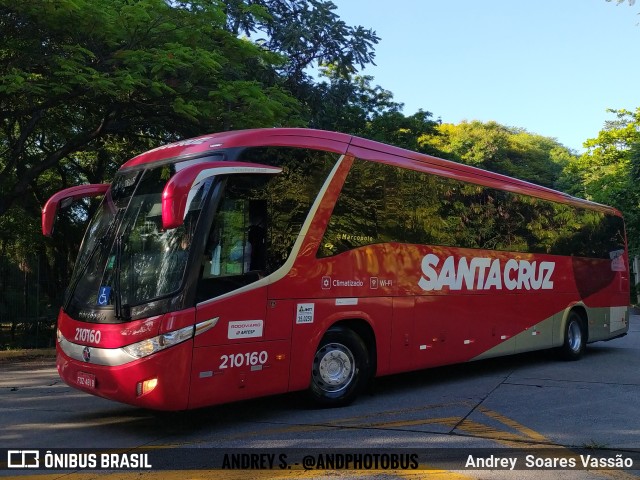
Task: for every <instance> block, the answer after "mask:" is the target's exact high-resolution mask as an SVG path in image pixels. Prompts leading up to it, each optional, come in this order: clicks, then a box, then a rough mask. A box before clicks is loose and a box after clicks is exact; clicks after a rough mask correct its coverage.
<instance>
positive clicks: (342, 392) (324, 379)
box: [309, 327, 371, 407]
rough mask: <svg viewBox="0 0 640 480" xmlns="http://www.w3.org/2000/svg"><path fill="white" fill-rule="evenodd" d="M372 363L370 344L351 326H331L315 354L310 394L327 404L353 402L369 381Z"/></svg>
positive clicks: (316, 401) (339, 404)
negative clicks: (368, 347) (367, 344)
mask: <svg viewBox="0 0 640 480" xmlns="http://www.w3.org/2000/svg"><path fill="white" fill-rule="evenodd" d="M370 371H371V362H370V360H369V352H368V350H367V346H366V345H365V343H364V342H363V341H362V339H361V338H360V336H358V335H357V334H356V333H355V332H353V331H352V330H350V329H347V328H342V327H337V328H331V329H329V330H328V331H327V333H326V334H325V336H324V337H323V338H322V341H321V342H320V345H319V346H318V349H317V350H316V353H315V355H314V357H313V365H312V366H311V387H310V388H309V393H310V394H311V398H312V399H313V400H314V402H315V403H317V404H319V405H322V406H325V407H342V406H345V405H348V404H350V403H351V402H353V400H354V399H355V398H356V397H357V396H358V394H359V393H360V392H361V391H362V389H363V388H364V386H365V385H366V383H367V381H368V380H369V376H370Z"/></svg>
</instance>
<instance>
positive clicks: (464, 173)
mask: <svg viewBox="0 0 640 480" xmlns="http://www.w3.org/2000/svg"><path fill="white" fill-rule="evenodd" d="M252 146H253V147H255V146H283V147H300V148H311V149H319V150H327V151H331V152H335V153H338V154H346V153H347V151H349V153H351V154H353V155H354V156H356V157H358V158H362V159H365V160H369V161H377V162H382V163H388V164H392V165H397V166H400V167H404V168H410V169H413V170H419V171H426V172H429V173H433V174H435V175H441V176H445V177H449V178H454V179H457V180H461V181H465V182H470V183H479V184H482V185H485V186H488V187H492V188H497V189H501V190H508V191H511V192H514V193H521V194H524V195H531V196H534V197H539V198H544V199H547V200H552V201H556V202H562V203H568V204H572V205H575V206H582V207H587V208H593V209H596V210H601V211H606V212H608V213H614V214H616V215H620V216H621V213H620V212H619V211H618V210H616V209H614V208H612V207H608V206H606V205H601V204H598V203H595V202H591V201H588V200H584V199H581V198H577V197H573V196H571V195H569V194H566V193H563V192H560V191H557V190H553V189H550V188H547V187H543V186H540V185H536V184H534V183H530V182H527V181H524V180H519V179H517V178H513V177H509V176H506V175H502V174H499V173H494V172H491V171H489V170H483V169H480V168H477V167H472V166H469V165H464V164H461V163H457V162H454V161H451V160H444V159H442V158H438V157H434V156H431V155H427V154H423V153H418V152H414V151H411V150H405V149H403V148H400V147H394V146H391V145H387V144H384V143H380V142H376V141H374V140H368V139H365V138H360V137H356V136H352V135H348V134H345V133H338V132H331V131H327V130H315V129H309V128H259V129H251V130H234V131H227V132H220V133H212V134H209V135H203V136H200V137H195V138H190V139H187V140H181V141H178V142H174V143H170V144H167V145H163V146H160V147H158V148H155V149H153V150H149V151H147V152H144V153H142V154H140V155H138V156H136V157H134V158H132V159H131V160H129V161H127V162H126V163H125V164H124V165H122V166H121V167H120V169H121V170H123V169H129V168H136V167H142V166H143V165H147V164H153V163H156V162H165V161H167V160H171V159H178V158H180V159H185V158H195V157H199V156H202V155H204V154H206V153H207V152H214V151H217V150H222V149H225V150H226V149H233V148H238V147H252Z"/></svg>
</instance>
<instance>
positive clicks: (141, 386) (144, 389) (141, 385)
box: [136, 378, 158, 396]
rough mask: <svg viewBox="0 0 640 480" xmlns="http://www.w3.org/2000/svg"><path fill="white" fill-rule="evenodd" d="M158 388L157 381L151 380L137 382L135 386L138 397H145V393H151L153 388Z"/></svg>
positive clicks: (155, 379)
mask: <svg viewBox="0 0 640 480" xmlns="http://www.w3.org/2000/svg"><path fill="white" fill-rule="evenodd" d="M157 386H158V379H157V378H152V379H150V380H145V381H144V382H138V384H137V385H136V394H137V395H138V396H141V395H146V394H147V393H149V392H151V391H153V389H154V388H156V387H157Z"/></svg>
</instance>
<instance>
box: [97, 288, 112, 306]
mask: <svg viewBox="0 0 640 480" xmlns="http://www.w3.org/2000/svg"><path fill="white" fill-rule="evenodd" d="M110 297H111V287H100V292H99V293H98V306H100V307H104V306H106V305H109V298H110Z"/></svg>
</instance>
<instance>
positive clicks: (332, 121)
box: [307, 65, 437, 153]
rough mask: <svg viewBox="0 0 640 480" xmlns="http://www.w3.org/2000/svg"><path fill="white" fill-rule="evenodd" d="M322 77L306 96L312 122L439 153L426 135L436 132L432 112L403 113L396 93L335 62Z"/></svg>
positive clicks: (408, 147)
mask: <svg viewBox="0 0 640 480" xmlns="http://www.w3.org/2000/svg"><path fill="white" fill-rule="evenodd" d="M320 78H321V79H322V80H323V81H322V82H321V83H319V84H318V85H317V86H316V87H315V88H314V90H313V92H312V94H311V95H310V96H309V97H308V99H307V105H309V106H310V109H311V112H312V117H311V126H313V127H315V128H321V129H326V130H336V131H339V132H344V133H350V134H352V135H357V136H361V137H365V138H369V139H372V140H377V141H379V142H383V143H388V144H391V145H395V146H398V147H402V148H406V149H409V150H414V151H419V152H423V153H437V151H436V150H434V149H433V148H432V147H431V145H430V144H428V143H427V142H425V141H424V137H425V136H428V135H435V134H436V125H437V123H436V122H435V121H433V120H431V116H432V114H431V112H427V111H424V110H419V111H418V112H416V113H414V114H413V115H410V116H406V115H404V114H403V113H402V104H401V103H398V102H396V101H394V100H393V94H392V93H391V92H390V91H388V90H385V89H383V88H382V87H380V86H378V85H376V86H375V87H373V86H372V85H371V82H372V81H373V77H371V76H366V75H365V76H362V75H341V74H340V72H339V70H338V69H337V68H335V66H333V65H329V66H326V67H324V68H322V69H321V77H320Z"/></svg>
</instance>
